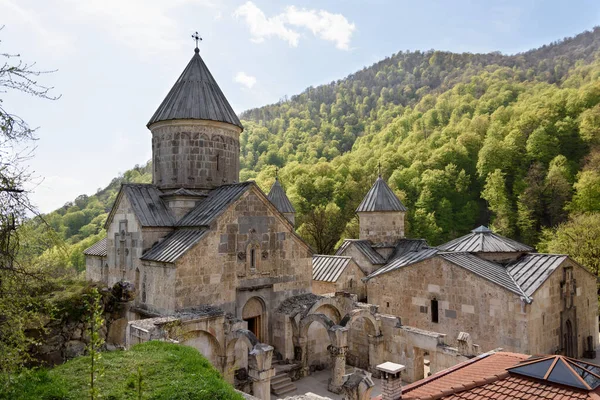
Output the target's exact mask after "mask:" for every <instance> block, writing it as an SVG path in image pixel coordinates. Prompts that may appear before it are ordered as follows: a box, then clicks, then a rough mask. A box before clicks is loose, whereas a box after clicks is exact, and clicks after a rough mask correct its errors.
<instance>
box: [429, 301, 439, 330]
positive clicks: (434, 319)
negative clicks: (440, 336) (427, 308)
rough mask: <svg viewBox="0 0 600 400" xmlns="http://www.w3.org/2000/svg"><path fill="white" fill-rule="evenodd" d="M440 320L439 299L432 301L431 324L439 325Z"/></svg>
mask: <svg viewBox="0 0 600 400" xmlns="http://www.w3.org/2000/svg"><path fill="white" fill-rule="evenodd" d="M439 320H440V317H439V314H438V301H437V299H433V300H431V322H433V323H436V324H437V323H438V322H439Z"/></svg>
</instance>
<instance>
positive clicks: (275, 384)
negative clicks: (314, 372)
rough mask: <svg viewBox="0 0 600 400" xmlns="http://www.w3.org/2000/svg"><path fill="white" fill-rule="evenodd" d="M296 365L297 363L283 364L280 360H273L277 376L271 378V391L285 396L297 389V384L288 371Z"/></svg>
mask: <svg viewBox="0 0 600 400" xmlns="http://www.w3.org/2000/svg"><path fill="white" fill-rule="evenodd" d="M294 366H295V364H282V362H281V361H280V360H276V361H273V367H274V368H275V376H274V377H272V378H271V393H274V394H275V395H276V396H277V397H283V396H284V395H286V394H289V393H292V392H295V391H296V385H294V383H293V382H292V379H291V378H290V377H289V375H288V371H289V370H290V368H291V367H294Z"/></svg>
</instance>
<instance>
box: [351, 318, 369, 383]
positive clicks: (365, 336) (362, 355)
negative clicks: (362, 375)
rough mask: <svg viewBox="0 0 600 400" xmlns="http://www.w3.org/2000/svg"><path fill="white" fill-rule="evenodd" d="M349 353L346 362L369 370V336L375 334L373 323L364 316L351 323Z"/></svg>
mask: <svg viewBox="0 0 600 400" xmlns="http://www.w3.org/2000/svg"><path fill="white" fill-rule="evenodd" d="M348 327H349V328H350V332H349V335H348V355H347V356H346V357H347V358H346V362H347V363H348V364H349V365H352V366H353V367H357V368H360V369H364V370H366V371H368V370H369V337H373V336H375V327H374V326H373V323H372V322H371V321H370V320H368V319H366V318H363V317H358V318H356V319H354V320H351V321H350V323H349V326H348Z"/></svg>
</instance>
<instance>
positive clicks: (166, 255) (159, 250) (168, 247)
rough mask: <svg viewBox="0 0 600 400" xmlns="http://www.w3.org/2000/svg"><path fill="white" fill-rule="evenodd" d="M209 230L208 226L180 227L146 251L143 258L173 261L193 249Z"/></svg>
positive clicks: (166, 261)
mask: <svg viewBox="0 0 600 400" xmlns="http://www.w3.org/2000/svg"><path fill="white" fill-rule="evenodd" d="M207 232H208V229H207V228H199V229H178V230H176V231H174V232H171V233H169V234H168V235H167V236H165V238H164V239H163V240H162V241H160V242H159V243H158V244H156V245H154V246H152V248H151V249H150V250H148V251H146V252H145V253H144V254H143V255H142V257H141V259H142V260H146V261H157V262H164V263H173V262H175V261H176V260H177V259H178V258H179V257H181V256H182V255H184V254H185V252H186V251H188V250H189V249H191V248H192V247H193V246H194V245H195V244H196V243H198V242H199V241H200V239H202V237H203V236H204V235H205V234H206V233H207Z"/></svg>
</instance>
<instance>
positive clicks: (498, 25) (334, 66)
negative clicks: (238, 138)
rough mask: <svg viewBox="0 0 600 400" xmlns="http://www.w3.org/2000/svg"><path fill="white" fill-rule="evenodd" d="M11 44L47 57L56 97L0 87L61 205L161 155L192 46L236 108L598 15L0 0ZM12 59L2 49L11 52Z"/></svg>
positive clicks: (570, 5)
mask: <svg viewBox="0 0 600 400" xmlns="http://www.w3.org/2000/svg"><path fill="white" fill-rule="evenodd" d="M2 25H4V29H3V30H1V31H0V41H1V42H0V54H2V53H13V54H15V53H18V54H20V55H21V59H22V60H23V61H25V62H35V63H36V65H35V67H36V68H38V69H40V70H46V71H50V70H52V71H54V72H53V73H51V74H45V75H43V76H41V77H40V79H39V82H40V83H42V84H44V85H46V86H51V87H53V88H54V89H53V90H52V92H51V93H52V94H54V95H56V96H60V98H59V99H58V100H55V101H49V100H43V99H38V98H33V97H31V96H27V95H23V94H20V93H2V92H0V99H1V100H3V106H4V108H5V109H7V110H8V111H10V112H11V113H13V114H16V115H19V116H20V117H22V118H24V119H25V120H26V121H27V122H28V123H29V124H30V126H32V127H37V128H38V130H37V136H38V138H39V139H38V140H37V141H36V142H35V146H36V149H35V153H34V157H33V158H32V159H31V160H30V161H29V163H30V165H29V168H30V171H31V172H33V175H34V176H35V177H36V179H35V185H34V186H32V190H33V193H32V200H33V202H34V204H36V205H37V207H38V208H39V209H40V210H41V211H42V212H50V211H52V210H54V209H56V208H58V207H61V206H62V205H64V204H65V203H66V202H68V201H72V200H74V199H75V197H77V196H78V195H80V194H88V195H92V194H94V193H95V192H96V191H97V190H98V189H99V188H103V187H105V186H106V185H108V184H109V183H110V181H111V180H112V179H113V178H114V177H116V176H117V175H118V174H119V173H123V172H125V171H126V170H128V169H130V168H132V167H133V166H134V165H136V164H145V163H146V162H147V161H148V160H149V159H150V158H151V135H150V131H149V130H148V129H147V128H146V123H147V122H148V120H149V119H150V117H151V116H152V114H153V113H154V111H155V110H156V108H157V107H158V106H159V104H160V103H161V101H162V100H163V99H164V97H165V95H166V94H167V92H168V91H169V89H170V88H171V86H172V85H173V84H174V83H175V81H176V80H177V78H178V76H179V74H180V73H181V72H182V71H183V68H184V67H185V66H186V64H187V63H188V61H189V59H190V58H191V57H192V55H193V49H194V47H195V43H194V41H193V39H192V38H191V35H192V33H194V32H195V31H198V32H199V34H200V36H201V37H202V39H203V40H202V42H201V43H200V45H199V47H200V55H201V56H202V58H203V59H204V61H205V63H206V64H207V66H208V68H209V69H210V70H211V72H212V74H213V76H214V77H215V79H216V80H217V82H218V84H219V86H220V87H221V90H222V91H223V92H224V93H225V95H226V97H227V98H228V100H229V102H230V103H231V105H232V107H233V109H234V110H235V111H236V112H237V113H241V112H242V111H244V110H247V109H249V108H254V107H260V106H262V105H266V104H270V103H274V102H277V101H279V100H280V99H282V98H284V96H292V95H294V94H297V93H299V92H301V91H303V90H304V89H306V88H307V87H309V86H317V85H320V84H324V83H329V82H331V81H334V80H338V79H341V78H343V77H345V76H347V75H349V74H351V73H353V72H355V71H357V70H359V69H362V68H363V67H365V66H369V65H371V64H373V63H375V62H376V61H378V60H381V59H383V58H385V57H387V56H390V55H392V54H394V53H396V52H398V51H400V50H403V51H405V50H429V49H437V50H448V51H454V52H471V53H477V52H490V51H500V52H502V53H505V54H513V53H518V52H522V51H526V50H529V49H531V48H535V47H539V46H542V45H544V44H548V43H550V42H552V41H555V40H559V39H562V38H564V37H569V36H574V35H576V34H578V33H580V32H582V31H584V30H588V29H591V28H593V27H594V26H596V25H600V2H599V1H597V0H588V1H578V0H569V1H556V0H545V1H541V0H536V1H534V0H514V1H513V0H506V1H500V0H479V1H476V0H471V1H466V0H446V1H442V0H437V1H433V0H420V1H406V0H389V1H385V0H369V1H360V0H337V1H333V0H319V1H317V0H312V1H311V0H305V1H303V0H289V1H287V0H286V1H267V0H251V1H248V0H237V1H234V0H224V1H218V0H163V1H159V0H43V1H42V0H37V1H36V0H0V26H2ZM2 61H3V60H0V62H2Z"/></svg>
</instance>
